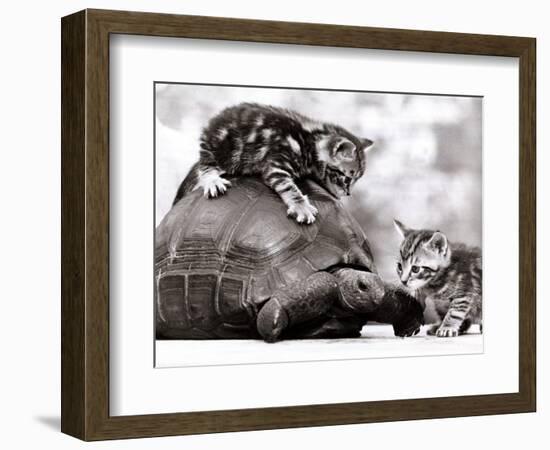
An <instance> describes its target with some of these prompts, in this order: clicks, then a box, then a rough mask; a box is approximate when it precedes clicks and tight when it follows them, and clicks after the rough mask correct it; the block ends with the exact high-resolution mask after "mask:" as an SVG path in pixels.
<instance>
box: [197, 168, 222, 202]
mask: <svg viewBox="0 0 550 450" xmlns="http://www.w3.org/2000/svg"><path fill="white" fill-rule="evenodd" d="M230 186H231V182H230V181H229V180H226V179H225V178H222V177H221V176H220V173H219V172H218V171H217V170H213V171H211V172H206V173H204V174H202V175H200V176H199V181H198V183H197V185H196V186H195V189H198V188H202V190H203V192H204V196H205V197H209V198H215V197H217V196H218V195H223V194H225V192H226V191H227V189H228V188H229V187H230ZM195 189H193V190H195Z"/></svg>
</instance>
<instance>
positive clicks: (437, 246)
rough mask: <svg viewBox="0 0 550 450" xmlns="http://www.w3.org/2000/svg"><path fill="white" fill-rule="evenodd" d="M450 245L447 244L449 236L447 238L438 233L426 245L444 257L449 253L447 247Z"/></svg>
mask: <svg viewBox="0 0 550 450" xmlns="http://www.w3.org/2000/svg"><path fill="white" fill-rule="evenodd" d="M448 245H449V243H448V242H447V236H445V235H444V234H443V233H441V232H439V231H436V232H435V233H434V234H433V235H432V237H431V238H430V240H429V241H428V242H427V243H426V246H427V247H428V248H429V249H432V250H434V251H436V252H437V253H440V254H442V255H444V254H445V253H446V252H447V246H448Z"/></svg>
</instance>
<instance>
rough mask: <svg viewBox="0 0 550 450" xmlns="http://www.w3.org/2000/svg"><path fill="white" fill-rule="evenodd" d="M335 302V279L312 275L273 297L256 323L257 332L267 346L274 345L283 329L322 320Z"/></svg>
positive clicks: (280, 290) (320, 274) (324, 275)
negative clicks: (268, 343) (320, 318)
mask: <svg viewBox="0 0 550 450" xmlns="http://www.w3.org/2000/svg"><path fill="white" fill-rule="evenodd" d="M337 298H338V282H337V280H336V277H335V276H334V275H331V274H330V273H328V272H317V273H314V274H312V275H310V276H309V277H307V278H306V279H305V280H303V281H299V282H297V283H293V284H292V285H290V286H286V287H285V288H283V289H279V290H278V291H276V292H274V293H273V295H272V297H271V298H270V299H269V300H268V301H267V302H266V303H265V304H264V306H263V307H262V309H261V310H260V312H259V314H258V318H257V319H256V326H257V329H258V332H259V333H260V335H261V336H262V338H263V339H264V340H265V341H266V342H275V341H277V340H278V339H279V337H280V336H281V333H282V332H283V331H284V330H285V329H288V328H289V327H294V326H296V325H297V324H300V323H304V322H308V321H311V320H313V319H316V318H319V317H322V315H323V314H325V313H326V312H327V311H328V310H329V308H330V307H331V306H332V305H333V304H334V302H335V301H336V300H337Z"/></svg>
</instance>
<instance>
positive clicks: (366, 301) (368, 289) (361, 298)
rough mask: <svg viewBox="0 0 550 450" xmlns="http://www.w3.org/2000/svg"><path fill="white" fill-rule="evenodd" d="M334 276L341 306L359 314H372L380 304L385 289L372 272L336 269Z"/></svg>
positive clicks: (345, 268)
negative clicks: (336, 279)
mask: <svg viewBox="0 0 550 450" xmlns="http://www.w3.org/2000/svg"><path fill="white" fill-rule="evenodd" d="M334 275H336V277H337V278H338V286H339V288H340V293H341V294H342V296H341V298H342V306H343V307H344V308H345V309H349V310H352V311H355V312H357V313H360V314H366V313H370V312H373V311H374V310H375V309H376V308H377V307H378V305H379V304H380V303H381V301H382V299H383V297H384V293H385V287H384V283H383V282H382V280H381V279H380V277H379V276H378V275H377V274H375V273H372V272H368V271H365V270H357V269H352V268H347V267H344V268H341V269H338V270H337V271H336V272H335V273H334Z"/></svg>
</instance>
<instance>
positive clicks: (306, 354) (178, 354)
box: [156, 325, 483, 368]
mask: <svg viewBox="0 0 550 450" xmlns="http://www.w3.org/2000/svg"><path fill="white" fill-rule="evenodd" d="M427 329H428V327H427V326H424V327H422V330H421V332H420V333H419V334H418V335H416V336H414V337H410V338H397V337H395V336H394V334H393V329H392V327H391V326H390V325H368V326H365V327H364V328H363V331H362V337H361V338H357V339H304V340H294V341H281V342H278V343H276V344H266V343H264V342H263V341H259V340H253V339H242V340H241V339H239V340H213V341H197V340H180V341H157V342H156V367H159V368H163V367H182V366H206V365H229V364H258V363H277V362H279V363H280V362H298V361H322V360H342V359H364V358H389V357H393V358H395V357H411V356H438V355H455V354H473V353H483V335H482V334H480V333H479V328H478V327H477V326H473V327H472V328H471V330H470V331H469V333H468V334H465V335H462V336H459V337H456V338H437V337H434V336H427V335H426V330H427Z"/></svg>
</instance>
